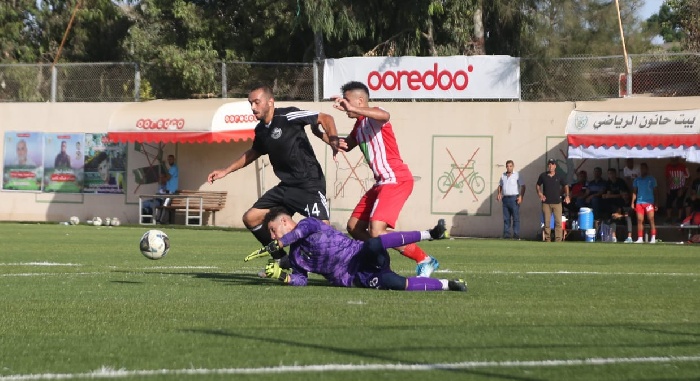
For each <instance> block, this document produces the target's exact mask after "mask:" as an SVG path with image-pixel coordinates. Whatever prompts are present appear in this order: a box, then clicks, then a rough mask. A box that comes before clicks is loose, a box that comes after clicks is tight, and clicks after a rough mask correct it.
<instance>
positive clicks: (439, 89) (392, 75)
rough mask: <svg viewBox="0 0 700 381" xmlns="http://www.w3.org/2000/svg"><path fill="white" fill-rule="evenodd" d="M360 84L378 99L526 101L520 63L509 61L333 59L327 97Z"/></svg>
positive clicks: (325, 72)
mask: <svg viewBox="0 0 700 381" xmlns="http://www.w3.org/2000/svg"><path fill="white" fill-rule="evenodd" d="M349 81H359V82H362V83H364V84H365V85H367V87H368V88H369V89H370V97H371V98H375V99H377V98H378V99H520V60H519V59H518V58H513V57H509V56H451V57H349V58H340V59H327V60H325V64H324V67H323V97H324V98H326V99H328V98H332V97H334V96H338V95H341V94H340V88H341V86H342V85H343V84H345V83H347V82H349Z"/></svg>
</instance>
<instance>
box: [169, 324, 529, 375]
mask: <svg viewBox="0 0 700 381" xmlns="http://www.w3.org/2000/svg"><path fill="white" fill-rule="evenodd" d="M183 332H187V333H195V334H205V335H216V336H223V337H231V338H236V339H244V340H253V341H258V342H262V343H267V344H272V345H275V346H279V345H281V344H282V345H288V346H290V347H293V348H294V347H298V348H310V349H314V350H319V351H323V352H334V353H339V354H342V355H346V356H354V357H362V358H366V359H368V360H369V361H368V362H369V363H373V364H374V363H380V361H385V362H387V363H390V364H416V365H427V366H430V365H433V364H429V363H415V362H413V361H407V360H405V359H401V358H397V357H392V356H388V355H387V354H386V353H387V352H386V351H379V352H378V351H363V350H361V349H348V348H340V347H334V346H330V345H320V344H311V343H302V342H298V341H291V340H286V339H280V338H278V337H275V338H268V337H257V336H251V335H249V334H244V333H237V332H232V331H228V330H223V329H186V330H183ZM387 349H390V348H387ZM425 350H429V349H425ZM433 370H436V371H437V370H440V371H446V372H450V373H464V374H471V375H478V376H483V377H488V378H492V379H502V380H519V381H538V380H540V379H538V378H531V377H519V376H513V375H503V374H497V373H493V372H485V371H478V370H475V369H445V368H441V367H440V366H439V365H435V369H433Z"/></svg>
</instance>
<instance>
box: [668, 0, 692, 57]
mask: <svg viewBox="0 0 700 381" xmlns="http://www.w3.org/2000/svg"><path fill="white" fill-rule="evenodd" d="M666 3H667V4H668V6H669V8H670V9H671V13H672V14H675V15H677V17H678V18H677V19H676V20H675V21H677V25H674V26H677V30H678V31H679V32H680V33H681V34H682V38H681V43H682V47H683V48H684V49H685V50H688V51H691V52H700V0H667V2H666Z"/></svg>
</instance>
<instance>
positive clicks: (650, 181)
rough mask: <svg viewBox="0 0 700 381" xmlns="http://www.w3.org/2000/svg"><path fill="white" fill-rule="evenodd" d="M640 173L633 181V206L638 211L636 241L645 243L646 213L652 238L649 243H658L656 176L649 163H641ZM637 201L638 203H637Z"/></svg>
mask: <svg viewBox="0 0 700 381" xmlns="http://www.w3.org/2000/svg"><path fill="white" fill-rule="evenodd" d="M639 171H640V175H639V177H637V178H635V179H634V181H633V182H632V208H634V210H635V211H636V212H637V240H636V241H635V242H634V243H644V238H642V237H643V234H644V215H645V214H646V216H647V218H648V219H649V228H650V230H651V232H650V233H651V238H650V239H649V243H656V224H655V223H654V212H655V211H656V210H657V209H658V207H657V206H656V204H655V202H656V200H658V199H659V198H658V197H657V189H656V186H657V183H656V179H655V178H654V176H652V175H650V174H649V166H648V165H647V163H642V164H640V165H639ZM635 202H636V204H635Z"/></svg>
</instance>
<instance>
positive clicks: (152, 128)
mask: <svg viewBox="0 0 700 381" xmlns="http://www.w3.org/2000/svg"><path fill="white" fill-rule="evenodd" d="M257 123H258V121H257V119H255V116H254V115H253V114H252V113H251V111H250V105H249V104H248V102H247V101H232V100H230V99H190V100H173V101H166V100H156V101H150V102H142V103H129V104H127V105H125V106H123V107H121V108H119V109H118V110H116V111H115V112H114V114H112V118H111V119H110V122H109V127H108V129H107V132H108V138H109V139H110V140H111V141H113V142H123V143H125V142H142V143H143V142H152V143H217V142H228V141H231V140H233V141H241V140H248V139H253V138H254V137H255V133H254V129H255V125H256V124H257Z"/></svg>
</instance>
